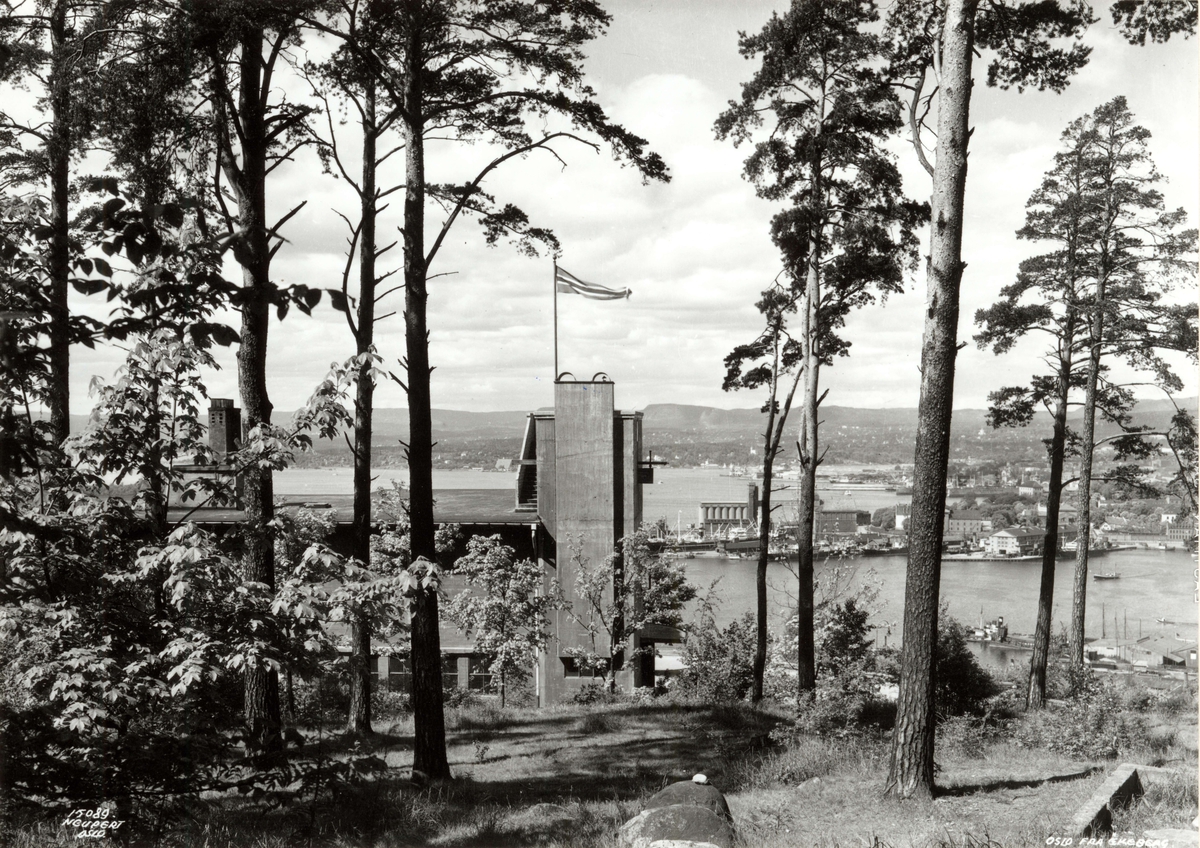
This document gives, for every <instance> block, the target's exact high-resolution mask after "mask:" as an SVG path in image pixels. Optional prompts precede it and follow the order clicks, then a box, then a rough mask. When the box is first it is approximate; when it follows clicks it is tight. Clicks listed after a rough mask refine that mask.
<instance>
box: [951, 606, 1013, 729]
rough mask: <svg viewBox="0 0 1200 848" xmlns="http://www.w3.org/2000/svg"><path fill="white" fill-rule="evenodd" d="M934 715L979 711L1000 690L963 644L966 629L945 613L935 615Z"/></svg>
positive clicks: (965, 644) (981, 711)
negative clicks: (935, 668) (936, 621)
mask: <svg viewBox="0 0 1200 848" xmlns="http://www.w3.org/2000/svg"><path fill="white" fill-rule="evenodd" d="M935 661H936V663H937V674H936V675H935V676H936V678H937V688H936V692H935V698H936V706H937V712H938V716H939V717H941V718H943V719H945V718H950V717H952V716H959V715H968V714H970V715H983V713H984V712H985V710H986V709H987V702H988V699H989V698H991V697H993V696H995V695H998V694H999V693H1000V687H999V686H998V685H997V684H996V681H995V680H993V679H992V676H991V675H990V674H988V673H987V672H986V671H984V670H983V668H981V667H980V665H979V662H978V661H977V660H976V659H975V655H974V654H972V653H971V651H970V649H969V648H967V637H966V629H965V628H964V627H963V626H962V625H961V624H959V623H958V622H957V621H955V620H954V619H953V618H950V617H949V616H947V615H942V616H939V619H938V639H937V653H936V657H935Z"/></svg>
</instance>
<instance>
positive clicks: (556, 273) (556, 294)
mask: <svg viewBox="0 0 1200 848" xmlns="http://www.w3.org/2000/svg"><path fill="white" fill-rule="evenodd" d="M551 285H552V286H553V288H554V377H553V381H554V382H555V383H557V382H558V260H557V259H555V260H554V280H553V282H552V283H551Z"/></svg>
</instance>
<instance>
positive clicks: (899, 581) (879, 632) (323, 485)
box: [275, 465, 1198, 645]
mask: <svg viewBox="0 0 1200 848" xmlns="http://www.w3.org/2000/svg"><path fill="white" fill-rule="evenodd" d="M866 467H868V466H858V465H856V466H847V467H844V468H839V467H831V468H829V469H828V472H829V473H831V474H833V475H839V474H842V473H846V472H857V471H861V470H862V469H863V468H866ZM727 474H728V472H726V471H723V470H722V469H719V468H711V469H707V468H679V469H676V468H660V469H657V470H656V471H655V481H656V482H655V484H654V485H652V486H649V485H648V486H646V487H645V488H644V490H643V493H644V508H643V515H644V517H645V519H646V520H647V521H649V522H653V521H655V520H656V519H658V518H663V519H665V520H666V522H667V524H668V525H669V526H670V527H671V528H672V529H674V528H675V526H676V524H680V525H682V527H683V528H684V529H686V528H687V526H688V525H689V524H693V523H695V522H696V521H697V519H698V509H699V504H700V502H701V501H739V502H744V501H745V499H746V490H747V485H748V483H749V482H750V481H748V480H746V479H745V478H738V477H729V476H725V475H727ZM407 476H408V475H407V470H406V469H402V468H401V469H388V468H385V469H380V470H379V478H378V480H377V485H381V486H382V485H388V481H389V480H390V479H392V478H395V479H399V480H402V481H405V480H407ZM514 479H515V478H514V475H513V474H511V473H498V472H491V471H469V470H437V469H435V470H434V473H433V485H434V488H435V489H485V488H486V489H512V488H513V486H514ZM790 482H791V483H792V484H793V485H794V481H790ZM778 485H781V486H787V485H789V481H788V480H782V481H780V483H779V484H778ZM275 488H276V491H277V492H280V493H285V494H289V495H306V496H310V497H312V496H317V495H322V494H347V493H349V492H350V491H351V490H352V483H351V471H350V469H348V468H336V469H295V470H289V471H285V472H283V473H281V474H278V475H277V476H276V484H275ZM818 495H819V496H820V497H821V499H822V500H823V501H824V506H825V508H826V509H861V510H867V511H872V512H873V511H874V510H876V509H879V508H880V507H885V506H894V505H895V504H896V503H907V502H909V501H910V500H911V498H910V496H908V495H901V496H898V495H896V493H895V492H886V491H877V490H859V489H854V488H853V487H846V486H842V487H829V486H821V487H819V491H818ZM775 497H776V501H777V502H778V503H781V504H782V508H781V510H780V511H777V512H776V515H777V516H780V517H782V518H784V519H785V520H790V519H792V518H793V517H794V514H795V506H794V504H795V489H794V488H791V489H785V490H784V491H782V492H777V493H776V496H775ZM314 499H319V498H316V497H314ZM683 564H684V566H685V568H686V570H687V574H688V577H689V579H690V580H691V582H692V583H694V584H695V585H696V586H698V587H700V589H701V591H702V592H703V591H706V590H707V589H708V587H709V586H710V585H711V584H713V582H714V581H716V586H715V588H714V590H713V598H714V600H716V601H717V602H718V604H719V606H718V608H717V616H716V617H717V623H718V625H720V626H724V625H725V624H727V623H728V622H730V621H732V620H733V619H735V618H737V617H739V616H741V615H742V614H743V613H745V612H748V611H751V610H753V609H754V582H755V580H754V572H755V568H754V560H752V559H738V558H726V557H719V556H715V555H702V556H698V557H696V558H695V559H688V560H684V561H683ZM905 565H906V558H905V557H904V556H881V557H870V558H863V557H855V558H851V559H846V560H838V559H827V560H824V561H819V562H818V579H819V576H820V574H821V573H822V572H823V571H825V570H826V569H830V568H840V569H842V570H843V571H844V572H846V573H847V576H848V579H849V581H850V583H851V587H852V588H853V586H855V585H862V584H864V583H866V584H871V585H874V586H876V587H877V589H878V597H877V599H876V601H875V603H874V605H873V606H874V608H875V611H874V613H873V615H872V617H871V624H872V625H873V626H874V627H875V628H877V629H876V639H877V641H878V643H879V644H880V645H882V644H883V643H884V640H885V639H886V640H887V644H888V645H898V644H899V641H900V634H901V630H902V626H901V622H902V621H903V618H904V571H905ZM792 568H794V562H793V563H783V562H773V563H771V564H770V566H769V568H768V586H769V589H768V601H769V609H770V614H771V617H772V619H773V620H775V621H782V620H783V619H785V618H786V617H787V616H788V615H789V614H790V610H791V609H792V608H793V607H794V605H795V597H796V579H795V576H794V574H793V573H792V570H791V569H792ZM1074 568H1075V563H1074V561H1073V560H1059V562H1058V564H1057V569H1056V572H1055V581H1054V608H1053V620H1054V631H1055V633H1057V632H1059V631H1060V630H1061V629H1063V628H1065V627H1068V626H1069V621H1070V615H1071V584H1072V580H1073V574H1074ZM1090 568H1091V571H1092V572H1093V573H1095V572H1117V573H1119V574H1120V575H1121V579H1119V580H1106V581H1092V580H1089V581H1088V593H1087V634H1088V635H1089V636H1100V635H1101V633H1102V632H1103V633H1105V634H1106V635H1108V636H1110V637H1111V636H1113V635H1116V633H1119V635H1121V636H1122V637H1123V636H1124V635H1125V633H1126V632H1128V634H1129V636H1130V638H1137V636H1138V635H1139V633H1140V634H1141V635H1151V634H1156V633H1175V632H1179V633H1180V634H1181V635H1185V636H1186V637H1187V638H1195V633H1196V625H1195V622H1196V621H1197V620H1198V619H1197V612H1198V608H1197V600H1196V581H1195V568H1196V565H1195V561H1194V560H1193V559H1192V558H1191V556H1190V555H1189V554H1188V553H1187V552H1186V551H1183V550H1174V551H1159V550H1132V551H1120V552H1117V553H1113V554H1109V555H1107V556H1104V557H1100V558H1096V559H1094V560H1093V561H1092V563H1091V566H1090ZM1040 578H1041V563H1040V562H1036V561H1024V562H962V561H953V560H949V561H944V562H943V563H942V581H941V596H942V600H943V602H944V603H946V604H947V606H948V609H949V613H950V615H952V616H954V617H955V618H957V619H959V620H960V621H962V622H963V623H964V624H977V623H978V622H979V618H980V616H981V615H982V616H983V617H984V618H986V619H993V618H995V617H996V616H1004V618H1005V621H1006V622H1007V623H1008V626H1009V629H1010V631H1011V632H1013V633H1032V632H1033V629H1034V622H1035V618H1036V615H1037V602H1038V585H1039V581H1040ZM1102 613H1103V616H1104V618H1105V619H1106V620H1105V623H1104V626H1103V627H1101V616H1102ZM1159 618H1162V619H1166V620H1168V621H1173V622H1187V623H1188V624H1186V625H1183V626H1179V625H1161V624H1159V623H1158V622H1157V621H1156V619H1159ZM1114 627H1116V628H1118V630H1117V631H1116V632H1114ZM1126 627H1128V631H1126Z"/></svg>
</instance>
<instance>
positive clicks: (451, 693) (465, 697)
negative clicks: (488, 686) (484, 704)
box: [442, 686, 479, 707]
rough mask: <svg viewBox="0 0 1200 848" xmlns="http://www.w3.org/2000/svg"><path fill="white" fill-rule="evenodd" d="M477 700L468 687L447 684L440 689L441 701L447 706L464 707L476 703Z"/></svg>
mask: <svg viewBox="0 0 1200 848" xmlns="http://www.w3.org/2000/svg"><path fill="white" fill-rule="evenodd" d="M478 701H479V699H478V698H477V697H476V696H475V693H474V692H472V691H471V690H470V689H460V688H459V687H457V686H448V687H447V688H445V689H443V690H442V703H443V704H445V705H446V706H447V707H464V706H469V705H471V704H475V703H478Z"/></svg>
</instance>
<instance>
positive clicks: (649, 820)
mask: <svg viewBox="0 0 1200 848" xmlns="http://www.w3.org/2000/svg"><path fill="white" fill-rule="evenodd" d="M722 800H724V799H722ZM620 844H621V846H622V848H651V846H653V848H667V846H670V848H700V846H704V848H709V846H711V848H733V826H732V825H731V824H730V823H729V822H728V821H727V820H726V819H725V817H723V816H721V815H720V814H718V813H716V812H714V811H713V810H711V809H709V808H708V807H694V806H691V805H687V804H672V805H671V806H668V807H655V808H654V809H651V810H643V811H642V812H640V813H638V814H637V815H636V816H634V817H633V818H631V819H630V820H629V821H627V822H625V824H623V825H622V826H621V832H620Z"/></svg>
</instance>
